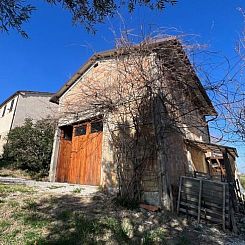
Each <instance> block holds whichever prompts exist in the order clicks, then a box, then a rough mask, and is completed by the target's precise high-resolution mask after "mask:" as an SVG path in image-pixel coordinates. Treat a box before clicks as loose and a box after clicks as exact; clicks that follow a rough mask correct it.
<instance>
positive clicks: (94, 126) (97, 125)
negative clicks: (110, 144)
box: [91, 121, 103, 133]
mask: <svg viewBox="0 0 245 245" xmlns="http://www.w3.org/2000/svg"><path fill="white" fill-rule="evenodd" d="M102 131H103V122H101V121H100V122H94V123H91V133H96V132H102Z"/></svg>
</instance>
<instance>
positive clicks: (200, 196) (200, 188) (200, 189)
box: [197, 180, 202, 223]
mask: <svg viewBox="0 0 245 245" xmlns="http://www.w3.org/2000/svg"><path fill="white" fill-rule="evenodd" d="M199 183H200V185H199V197H198V214H197V222H198V223H200V220H201V204H202V203H201V200H202V180H200V182H199Z"/></svg>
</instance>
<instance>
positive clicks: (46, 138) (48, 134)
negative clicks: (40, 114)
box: [3, 119, 55, 177]
mask: <svg viewBox="0 0 245 245" xmlns="http://www.w3.org/2000/svg"><path fill="white" fill-rule="evenodd" d="M54 130H55V123H54V121H53V120H48V119H45V120H44V119H43V120H40V121H37V122H36V123H33V121H32V120H31V119H27V120H26V121H25V124H24V125H23V126H20V127H16V128H14V129H12V130H11V131H10V132H9V134H8V142H7V143H6V144H5V146H4V153H3V161H7V162H9V163H11V164H13V166H15V167H16V168H19V169H23V170H27V171H28V172H29V173H30V174H31V175H33V176H36V177H43V176H47V175H48V171H49V164H50V159H51V154H52V146H53V138H54Z"/></svg>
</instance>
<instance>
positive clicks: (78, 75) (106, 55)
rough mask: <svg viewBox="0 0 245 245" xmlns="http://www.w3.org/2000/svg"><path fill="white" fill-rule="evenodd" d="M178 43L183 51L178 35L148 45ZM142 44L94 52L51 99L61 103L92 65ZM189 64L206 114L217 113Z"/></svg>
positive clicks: (153, 46)
mask: <svg viewBox="0 0 245 245" xmlns="http://www.w3.org/2000/svg"><path fill="white" fill-rule="evenodd" d="M173 43H175V44H177V45H178V46H179V47H180V48H181V49H182V51H183V52H184V50H183V47H182V45H181V42H180V41H179V40H178V39H177V38H176V37H168V38H163V39H160V40H155V41H153V42H151V43H149V44H147V45H146V47H147V49H148V50H150V51H151V52H154V51H157V50H160V49H161V48H163V47H165V46H167V45H168V44H173ZM142 45H145V44H144V43H143V44H142V43H141V44H139V45H135V46H133V47H131V48H130V49H129V50H125V49H123V48H115V49H111V50H107V51H103V52H99V53H96V54H94V55H93V56H92V57H91V58H90V59H89V60H87V62H86V63H85V64H84V65H83V66H81V67H80V69H79V70H78V71H77V72H76V73H75V74H74V75H73V76H72V77H71V78H70V79H69V80H68V82H66V83H65V84H64V86H62V87H61V89H60V90H58V92H57V93H55V94H54V95H53V96H52V97H51V99H50V101H51V102H53V103H56V104H59V99H60V97H61V96H62V95H63V94H64V93H65V92H66V91H67V90H68V89H69V88H70V87H71V86H72V85H73V84H74V83H76V81H77V80H78V79H80V78H81V77H82V76H83V74H84V73H85V72H86V71H87V70H88V69H89V68H90V67H91V66H93V65H94V64H95V63H96V62H98V61H100V60H103V59H106V58H113V57H118V56H122V55H128V54H129V53H132V52H133V53H134V52H137V51H138V50H139V49H140V48H142ZM188 66H190V67H191V71H192V75H193V77H194V79H195V81H196V84H197V86H198V89H199V91H200V92H201V95H202V96H203V99H204V101H205V102H206V105H207V107H208V109H207V112H208V113H207V114H205V115H212V116H214V115H217V112H216V110H215V108H214V107H213V104H212V102H211V100H210V98H209V97H208V95H207V93H206V91H205V89H204V87H203V86H202V84H201V82H200V80H199V78H198V76H197V75H196V73H195V71H194V69H193V67H192V65H191V63H190V62H188Z"/></svg>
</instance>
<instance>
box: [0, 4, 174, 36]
mask: <svg viewBox="0 0 245 245" xmlns="http://www.w3.org/2000/svg"><path fill="white" fill-rule="evenodd" d="M44 1H46V2H48V3H50V4H53V5H57V4H60V5H62V7H63V8H65V9H67V10H68V11H69V12H71V14H72V18H73V23H77V24H84V25H85V28H86V29H87V30H89V31H94V25H95V24H96V23H102V22H103V21H104V20H105V17H106V16H114V15H115V13H117V11H118V10H119V9H120V8H121V7H123V6H127V7H128V10H129V11H130V12H132V11H133V10H134V9H135V8H136V7H137V6H138V7H141V6H147V7H149V8H151V9H158V10H163V9H164V7H165V5H166V3H170V4H174V3H176V2H177V0H123V1H116V0H93V1H91V0H44ZM35 9H36V8H35V6H34V5H32V4H28V3H26V2H25V1H24V0H4V1H0V31H9V30H10V29H15V30H17V31H18V32H19V33H20V34H21V35H22V36H24V37H27V33H26V32H25V31H24V30H23V29H22V25H23V23H25V22H26V21H28V20H29V18H30V17H31V14H32V12H33V11H34V10H35Z"/></svg>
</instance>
